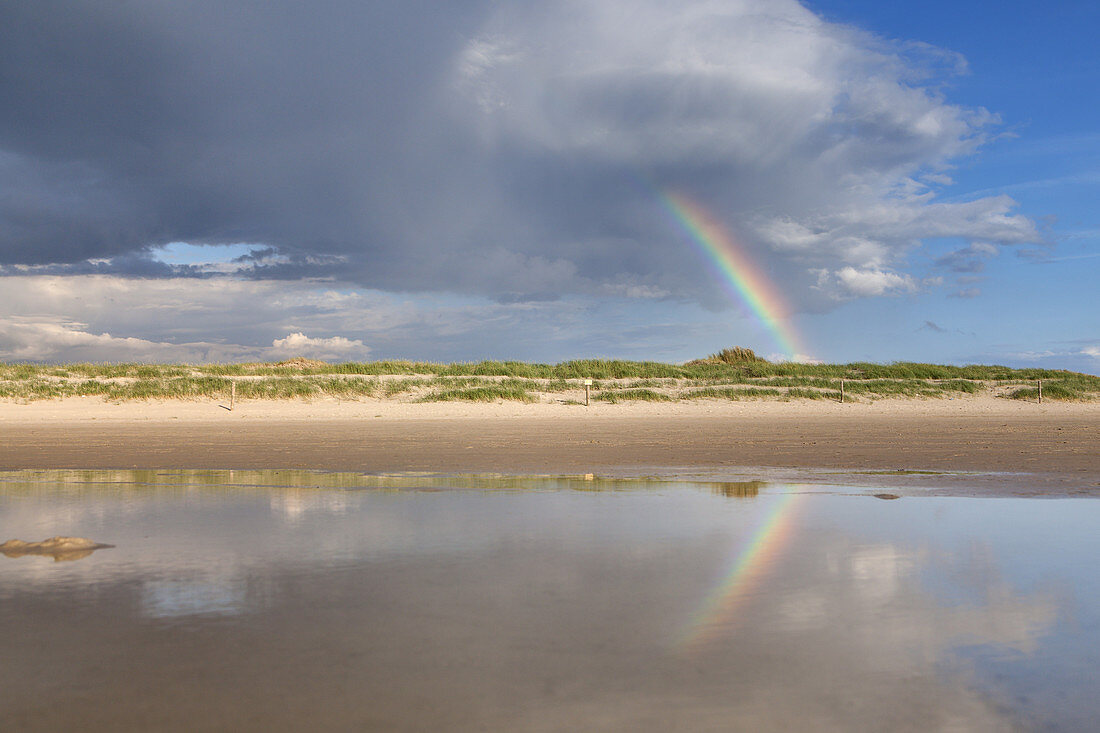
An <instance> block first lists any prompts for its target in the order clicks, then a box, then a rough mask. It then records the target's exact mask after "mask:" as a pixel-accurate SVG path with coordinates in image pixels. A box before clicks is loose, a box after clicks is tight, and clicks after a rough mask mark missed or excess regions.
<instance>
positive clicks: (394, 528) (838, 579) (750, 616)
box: [0, 471, 1100, 731]
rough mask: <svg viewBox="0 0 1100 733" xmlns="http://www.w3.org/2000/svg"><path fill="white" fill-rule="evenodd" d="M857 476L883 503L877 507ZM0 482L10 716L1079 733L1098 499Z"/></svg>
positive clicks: (131, 475)
mask: <svg viewBox="0 0 1100 733" xmlns="http://www.w3.org/2000/svg"><path fill="white" fill-rule="evenodd" d="M875 494H878V495H880V496H881V497H882V498H877V497H876V496H875ZM893 496H895V494H892V493H891V492H890V490H889V489H879V490H875V489H873V488H867V487H861V488H859V489H852V488H849V487H843V486H830V485H824V484H815V485H808V484H807V485H798V484H781V483H767V482H761V481H740V482H722V481H701V480H683V479H675V478H665V479H601V478H599V477H595V476H587V477H585V476H573V477H507V476H420V475H407V476H381V477H380V476H366V475H359V474H332V473H311V472H302V471H243V472H242V471H172V472H148V471H132V472H131V471H81V472H76V471H41V472H33V471H23V472H10V473H0V542H3V541H5V540H10V539H21V540H26V541H38V540H43V539H45V538H47V537H51V536H54V535H68V536H79V537H85V538H90V539H91V540H93V541H95V542H97V543H105V544H109V545H113V547H105V548H102V549H96V550H95V551H93V552H89V553H87V554H83V555H81V556H80V557H78V558H76V559H72V558H68V559H66V558H61V557H58V558H56V559H55V558H53V557H49V556H43V555H37V556H13V557H5V556H0V660H3V661H2V663H0V711H2V712H0V715H2V716H3V720H4V722H5V728H8V729H11V730H21V731H27V730H59V729H65V728H71V729H74V730H104V731H106V730H110V731H117V730H211V729H224V730H242V729H248V730H251V729H270V730H292V729H293V730H297V729H303V728H311V729H317V730H331V729H354V730H371V729H378V730H410V731H414V730H415V731H422V730H433V729H434V730H448V731H452V730H509V731H511V730H520V731H565V730H569V731H577V730H585V731H593V730H596V731H598V730H606V731H624V730H630V731H646V730H652V731H673V730H682V731H709V730H754V731H759V730H815V731H820V730H890V731H896V730H921V731H926V730H941V729H951V730H1014V729H1024V730H1028V729H1041V730H1085V729H1090V728H1092V727H1094V725H1095V721H1096V720H1097V719H1098V718H1100V701H1098V700H1097V699H1096V695H1095V691H1096V690H1097V689H1098V688H1100V673H1098V671H1097V670H1100V583H1098V581H1097V567H1096V565H1097V558H1100V539H1098V536H1100V535H1098V533H1097V529H1096V528H1097V527H1098V526H1100V501H1097V500H1095V499H1087V498H1077V499H1016V498H987V499H983V498H972V497H951V496H920V495H913V494H911V493H910V494H905V495H903V496H902V498H901V499H900V500H896V501H887V500H883V498H892V497H893Z"/></svg>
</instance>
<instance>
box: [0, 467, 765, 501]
mask: <svg viewBox="0 0 1100 733" xmlns="http://www.w3.org/2000/svg"><path fill="white" fill-rule="evenodd" d="M43 484H47V485H50V486H51V487H52V490H53V491H55V492H58V493H62V494H69V493H72V494H77V493H79V495H80V496H81V497H85V496H87V495H88V494H90V493H92V492H96V491H99V492H101V493H110V494H112V495H118V494H130V493H140V494H141V495H142V496H147V495H148V494H149V493H150V491H158V492H170V493H173V494H176V493H181V492H191V491H195V490H201V491H204V492H218V493H223V494H224V493H230V492H236V491H240V490H241V489H272V488H291V489H296V490H324V489H349V490H364V489H372V490H376V491H377V490H392V491H401V490H406V491H408V490H413V491H415V490H421V491H423V490H432V489H473V490H482V491H501V490H503V491H559V490H569V491H594V492H601V491H649V490H662V489H668V488H672V487H685V486H687V487H691V488H696V489H701V490H704V491H705V490H708V489H709V490H710V491H711V492H713V493H714V494H718V495H721V496H728V497H738V498H751V497H754V496H756V495H757V494H759V493H760V491H761V490H762V489H763V487H764V486H766V485H767V482H766V481H732V482H726V481H698V480H679V479H675V478H647V477H633V478H615V477H607V476H597V475H595V474H591V473H589V474H581V475H573V476H526V475H509V474H458V475H451V474H437V473H395V474H377V475H375V474H365V473H353V472H329V471H309V470H300V469H271V470H245V471H237V470H186V469H183V470H160V471H155V470H80V471H77V470H43V471H32V470H23V471H0V485H3V486H4V490H5V492H7V493H10V494H18V493H20V492H21V490H23V491H29V492H33V493H35V494H39V493H41V487H42V486H43Z"/></svg>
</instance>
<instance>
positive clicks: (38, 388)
mask: <svg viewBox="0 0 1100 733" xmlns="http://www.w3.org/2000/svg"><path fill="white" fill-rule="evenodd" d="M744 351H748V350H744ZM721 354H722V352H719V354H716V355H712V356H711V357H708V359H705V360H699V361H696V362H690V363H687V364H665V363H661V362H653V361H623V360H614V359H578V360H571V361H565V362H561V363H558V364H540V363H529V362H520V361H478V362H458V363H451V364H444V363H434V362H414V361H375V362H359V363H353V362H347V363H337V364H330V363H326V362H320V361H312V360H307V359H294V360H290V361H286V362H278V363H247V364H195V365H189V364H91V363H77V364H53V365H51V364H25V363H16V364H0V399H4V400H20V401H36V400H51V399H64V398H67V397H99V398H102V399H105V400H109V401H125V400H148V399H181V400H197V399H228V397H229V394H230V391H231V390H233V389H235V393H236V396H237V398H238V399H242V400H249V399H268V400H272V399H274V400H280V399H316V398H331V399H343V400H352V399H387V400H403V401H429V402H434V401H451V400H467V401H496V400H516V401H525V402H526V401H533V400H535V401H537V400H541V399H543V398H542V397H540V395H546V398H545V399H547V400H548V401H557V402H563V401H574V400H577V399H578V397H577V395H579V394H583V391H584V386H583V385H584V381H583V380H586V379H587V380H592V381H593V384H592V385H591V391H592V399H594V400H597V401H600V402H608V403H619V402H637V401H647V402H667V401H679V400H699V399H719V400H745V399H770V400H803V399H804V400H822V399H839V395H840V388H841V381H842V380H843V384H844V393H845V397H846V399H847V400H859V401H863V400H875V399H889V398H902V399H935V398H946V397H952V396H961V395H966V394H982V393H990V394H995V395H998V396H1003V397H1006V398H1010V399H1017V400H1037V399H1038V385H1037V382H1038V380H1040V379H1041V380H1042V381H1043V399H1044V400H1046V399H1049V400H1052V401H1053V400H1070V401H1090V400H1097V399H1100V377H1097V376H1093V375H1089V374H1080V373H1076V372H1068V371H1063V370H1050V369H1013V368H1010V367H1005V366H997V365H967V366H951V365H942V364H924V363H916V362H895V363H892V364H874V363H869V362H853V363H849V364H800V363H791V362H779V363H772V362H768V361H764V360H762V359H759V358H756V357H755V355H754V354H750V353H743V352H742V353H737V352H731V353H730V354H727V356H726V357H725V358H724V359H723V358H721ZM750 356H751V357H753V358H750ZM554 395H558V396H559V397H558V398H555V399H553V400H551V397H552V396H554Z"/></svg>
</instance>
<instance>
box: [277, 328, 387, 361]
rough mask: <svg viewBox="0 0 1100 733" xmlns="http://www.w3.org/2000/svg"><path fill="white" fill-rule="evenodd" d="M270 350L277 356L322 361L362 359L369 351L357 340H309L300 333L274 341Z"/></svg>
mask: <svg viewBox="0 0 1100 733" xmlns="http://www.w3.org/2000/svg"><path fill="white" fill-rule="evenodd" d="M271 349H272V351H273V352H275V353H277V354H286V355H293V356H306V357H310V358H313V359H322V360H324V359H339V358H350V357H355V358H359V359H363V358H366V356H367V354H368V352H369V351H370V349H368V348H367V347H365V346H363V342H362V341H360V340H358V339H355V340H351V339H346V338H344V337H343V336H331V337H329V338H310V337H309V336H306V335H305V334H304V333H301V332H300V331H299V332H297V333H292V334H288V335H287V336H286V338H281V339H275V340H274V341H272V342H271Z"/></svg>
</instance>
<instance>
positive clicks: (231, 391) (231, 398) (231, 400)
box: [229, 382, 237, 412]
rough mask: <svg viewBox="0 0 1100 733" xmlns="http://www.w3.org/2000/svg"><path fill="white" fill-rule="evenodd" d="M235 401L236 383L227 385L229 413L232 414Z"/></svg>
mask: <svg viewBox="0 0 1100 733" xmlns="http://www.w3.org/2000/svg"><path fill="white" fill-rule="evenodd" d="M236 401H237V383H236V382H230V383H229V411H230V412H233V404H234V403H235V402H236Z"/></svg>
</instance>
